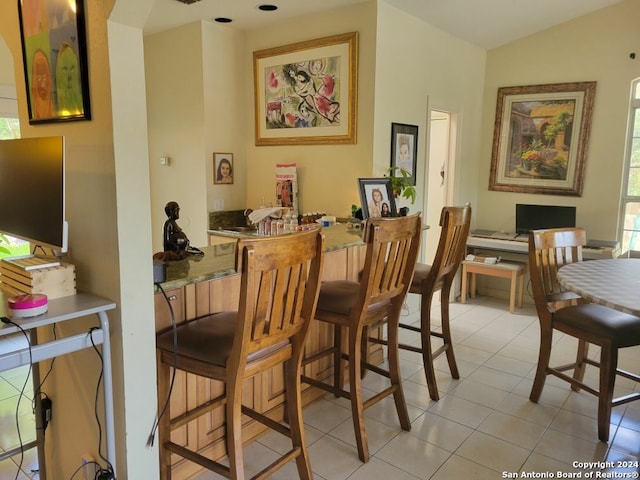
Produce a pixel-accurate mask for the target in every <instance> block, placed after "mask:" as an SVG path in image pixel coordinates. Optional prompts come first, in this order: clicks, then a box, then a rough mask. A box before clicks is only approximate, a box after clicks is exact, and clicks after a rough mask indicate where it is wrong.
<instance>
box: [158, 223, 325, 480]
mask: <svg viewBox="0 0 640 480" xmlns="http://www.w3.org/2000/svg"><path fill="white" fill-rule="evenodd" d="M323 259H324V236H323V234H322V233H321V231H319V230H317V229H316V230H312V231H308V232H301V233H294V234H290V235H283V236H278V237H267V238H259V239H249V240H240V241H239V243H238V257H237V260H236V264H237V267H236V270H237V271H239V272H241V286H240V302H239V305H238V310H237V311H234V312H220V313H215V314H211V315H207V316H205V317H201V318H197V319H195V320H191V321H188V322H185V323H183V324H181V325H179V326H178V327H177V328H176V330H175V331H173V330H172V329H169V330H168V331H165V332H164V333H160V334H159V335H158V336H157V349H158V392H159V399H160V402H162V401H164V398H166V396H167V395H168V393H169V385H170V382H171V379H170V377H171V369H172V368H175V369H179V370H183V371H186V372H188V373H192V374H194V375H198V376H201V377H206V378H209V379H213V380H217V381H219V382H223V383H224V386H225V388H224V393H223V394H222V395H220V396H219V397H217V398H215V399H209V398H207V399H206V401H205V402H204V403H202V404H201V405H198V406H193V405H188V406H187V408H188V409H189V410H188V411H187V412H186V413H184V414H182V415H179V416H178V417H177V418H172V417H171V412H170V411H169V409H168V410H167V411H166V412H165V414H164V415H163V416H162V418H161V419H160V423H159V435H160V462H161V463H160V471H161V478H162V480H169V479H170V478H171V457H172V455H174V454H176V455H179V456H181V457H184V458H186V459H188V460H190V461H192V462H196V463H198V464H199V465H201V466H203V467H205V468H207V469H209V470H212V471H214V472H216V473H218V474H220V475H222V476H224V477H226V478H233V479H244V478H245V472H244V462H243V441H242V423H243V415H246V416H248V417H249V418H251V419H253V420H256V421H258V422H261V423H263V424H264V425H266V426H267V427H269V428H271V429H273V430H276V431H277V432H279V433H281V434H283V435H285V436H287V437H289V438H290V439H291V442H292V448H291V450H289V451H288V452H286V453H285V454H284V455H282V456H281V457H280V458H279V459H277V460H276V461H274V462H273V463H271V464H270V465H268V466H266V467H265V468H264V469H263V470H262V471H261V472H260V473H259V474H257V475H256V476H255V477H253V478H266V477H268V476H269V475H271V474H272V473H273V472H274V471H276V470H278V469H279V468H281V467H283V466H284V465H286V464H287V463H288V462H290V461H291V460H294V459H295V461H296V464H297V468H298V474H299V476H300V478H302V479H310V478H312V473H311V467H310V465H309V456H308V453H307V447H306V442H305V436H304V428H303V423H302V404H301V393H300V392H301V390H300V374H301V364H302V356H303V351H304V342H305V337H306V334H307V331H308V328H309V323H310V321H311V319H312V318H313V315H314V311H315V308H316V303H317V299H318V291H319V278H320V274H321V272H322V265H323ZM280 364H284V369H283V371H284V383H285V388H286V409H287V417H288V418H287V422H288V425H286V424H282V423H280V422H277V421H275V420H274V419H272V418H269V417H267V416H266V415H264V414H263V413H264V412H258V411H255V410H253V409H251V408H249V407H248V406H245V405H243V404H242V400H243V399H242V390H243V381H244V380H245V379H247V378H249V377H251V376H254V375H256V374H258V373H261V372H265V371H267V370H269V369H272V368H273V367H274V366H277V365H280ZM169 403H170V402H169ZM223 405H224V415H225V420H226V424H225V428H226V444H227V456H228V460H229V466H226V465H224V464H222V463H220V462H218V461H216V460H215V459H211V458H206V457H205V456H203V455H202V454H201V453H198V452H196V451H193V450H191V449H188V448H186V447H183V446H181V445H179V444H177V443H175V440H174V441H172V438H171V430H172V429H173V428H174V427H176V428H177V427H179V426H181V425H184V424H186V423H188V422H192V421H194V420H196V419H198V418H199V417H201V416H202V415H207V414H210V413H211V412H212V410H213V409H215V408H218V407H221V406H223ZM161 407H162V405H161ZM244 418H245V419H246V417H244ZM203 421H207V419H206V418H205V419H203Z"/></svg>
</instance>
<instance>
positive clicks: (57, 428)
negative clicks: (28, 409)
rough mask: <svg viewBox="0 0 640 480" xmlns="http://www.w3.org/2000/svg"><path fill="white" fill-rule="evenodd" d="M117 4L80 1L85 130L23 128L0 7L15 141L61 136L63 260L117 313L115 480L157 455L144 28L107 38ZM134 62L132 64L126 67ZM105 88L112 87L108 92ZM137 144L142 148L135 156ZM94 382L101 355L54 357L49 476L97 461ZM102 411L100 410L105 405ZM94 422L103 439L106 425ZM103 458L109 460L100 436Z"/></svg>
mask: <svg viewBox="0 0 640 480" xmlns="http://www.w3.org/2000/svg"><path fill="white" fill-rule="evenodd" d="M152 1H153V0H137V1H136V2H135V8H137V9H139V10H144V8H143V7H144V6H145V5H147V6H148V5H149V4H150V3H152ZM114 3H115V0H108V1H105V2H86V22H87V32H88V34H87V35H88V46H89V51H88V58H89V65H88V66H89V79H90V86H89V87H90V92H91V102H92V112H93V118H92V120H91V121H82V122H65V123H58V124H46V125H38V126H29V124H28V118H27V112H26V93H25V85H24V76H23V69H22V62H21V46H20V41H19V39H20V36H19V27H18V25H19V23H18V12H17V2H15V3H14V2H10V3H7V4H6V5H4V6H3V11H2V15H1V16H0V36H1V37H2V39H3V41H4V42H6V46H7V49H8V51H9V52H11V57H12V58H13V62H14V64H15V69H14V72H13V74H14V77H15V88H16V92H17V99H18V107H19V114H20V123H21V131H22V136H23V137H35V136H47V135H64V136H65V139H66V187H67V197H66V200H67V204H66V206H67V212H66V213H67V215H66V217H67V220H68V222H69V234H70V238H69V245H70V256H69V257H68V261H70V262H71V263H73V264H75V266H76V277H77V278H76V282H77V288H78V290H79V291H83V292H90V293H95V294H98V295H100V296H103V297H105V298H108V299H110V300H113V301H115V302H116V304H117V309H116V310H115V311H112V312H110V313H109V318H110V322H111V328H110V334H111V344H112V355H113V357H112V363H113V369H114V388H115V404H116V436H117V438H116V445H117V449H118V471H117V472H118V478H119V479H123V480H125V479H126V478H127V477H128V478H147V477H146V476H147V475H151V476H150V477H149V478H152V477H157V468H158V467H157V465H158V462H157V449H156V448H149V447H147V446H146V441H147V436H148V434H149V431H150V429H151V425H152V423H153V420H154V415H155V402H156V400H155V399H156V394H155V391H156V390H155V388H156V387H155V348H154V345H153V341H149V339H152V338H153V332H154V320H153V287H152V281H151V278H152V277H151V247H150V237H151V235H150V228H149V222H148V219H149V172H148V154H147V149H146V146H147V140H146V139H147V132H146V122H145V111H146V107H145V105H144V97H145V95H144V85H142V88H141V87H140V84H141V83H142V82H143V78H144V76H143V72H142V71H141V66H142V65H143V57H142V53H141V52H142V35H141V24H139V27H138V29H137V37H136V34H135V32H136V30H135V29H133V33H132V29H127V28H123V27H122V26H121V24H120V26H119V25H118V24H112V25H111V27H110V28H109V32H108V31H107V29H108V22H107V18H109V16H110V14H111V10H112V8H113V7H114ZM120 3H121V4H122V5H123V6H122V7H121V8H120V9H119V12H120V14H121V16H122V17H123V18H124V20H121V21H123V22H125V23H126V22H132V21H133V20H134V18H136V16H135V15H132V10H133V9H132V8H129V10H127V11H124V10H125V8H127V7H130V4H131V2H120ZM125 3H126V4H127V6H126V7H125V6H124V5H125ZM115 10H117V9H115ZM115 10H114V11H115ZM123 11H124V13H123ZM143 17H144V18H146V16H145V15H143ZM137 18H139V16H138V17H137ZM108 37H110V38H108ZM108 42H109V45H108ZM109 46H111V48H112V49H113V50H114V51H117V52H119V53H117V54H113V52H112V55H111V56H110V55H109ZM131 57H135V61H133V62H129V63H127V60H130V59H131ZM5 66H6V64H3V67H5ZM136 66H137V67H138V69H136ZM3 71H6V70H5V69H4V68H3ZM112 82H113V83H114V84H115V85H116V88H115V90H116V93H115V94H113V95H112V91H111V84H112ZM129 95H130V97H129V98H127V96H129ZM141 101H142V104H141V103H140V102H141ZM140 113H141V114H142V118H140ZM127 135H129V136H128V137H127ZM137 139H141V140H142V148H141V147H140V144H139V141H137ZM136 142H137V143H136ZM123 292H125V293H123ZM95 324H96V320H95V318H94V317H91V318H89V319H87V320H86V321H84V322H81V323H80V324H74V325H65V324H62V325H58V327H57V334H58V336H61V335H66V334H68V333H70V332H73V333H75V332H77V331H80V330H79V329H82V330H85V329H87V328H88V327H89V326H90V325H95ZM42 335H43V336H46V335H51V332H42ZM47 366H48V365H47ZM99 374H100V361H99V358H98V356H97V355H96V353H95V352H94V351H93V350H91V349H88V350H86V351H82V352H77V353H74V354H71V355H67V356H64V357H60V358H58V359H57V360H56V362H55V366H54V369H53V373H52V375H51V376H50V377H49V379H48V380H47V382H46V384H45V385H44V387H43V390H44V391H46V393H47V394H48V395H49V396H50V397H51V398H52V399H53V405H54V407H53V408H54V416H53V420H52V422H51V423H50V425H49V428H48V430H47V463H48V465H47V470H48V474H49V477H50V478H69V477H70V476H71V474H72V473H73V472H74V471H75V470H76V469H77V468H78V467H79V466H80V465H81V458H82V456H83V455H86V454H90V455H92V456H93V457H94V458H96V459H99V458H100V457H99V454H98V445H99V439H98V426H97V424H96V420H95V414H94V407H93V399H94V396H95V389H96V384H97V381H98V376H99ZM125 391H127V392H128V394H125ZM99 403H100V409H102V402H101V401H100V402H99ZM150 407H151V408H150ZM101 422H102V431H103V434H104V417H103V416H101ZM125 425H126V427H125ZM102 453H103V454H104V453H106V450H105V443H104V439H103V441H102ZM102 463H103V464H104V462H102Z"/></svg>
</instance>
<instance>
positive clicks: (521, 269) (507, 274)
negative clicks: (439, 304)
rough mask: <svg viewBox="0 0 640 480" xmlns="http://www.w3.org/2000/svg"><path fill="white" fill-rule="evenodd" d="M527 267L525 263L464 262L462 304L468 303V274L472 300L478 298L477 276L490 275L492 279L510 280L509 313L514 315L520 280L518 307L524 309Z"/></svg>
mask: <svg viewBox="0 0 640 480" xmlns="http://www.w3.org/2000/svg"><path fill="white" fill-rule="evenodd" d="M525 271H526V265H525V264H524V263H510V262H498V263H493V264H492V263H483V262H477V261H473V260H463V261H462V289H461V292H460V294H461V295H460V296H461V299H460V301H461V302H462V303H466V302H467V285H468V281H467V280H468V279H467V274H468V273H469V274H471V288H470V290H469V293H470V296H471V298H476V275H478V274H479V275H488V276H491V277H500V278H510V279H511V289H510V293H509V312H510V313H513V312H514V309H515V300H516V290H517V289H516V280H518V282H517V283H518V284H519V288H520V292H519V294H518V307H519V308H522V300H523V296H524V273H525Z"/></svg>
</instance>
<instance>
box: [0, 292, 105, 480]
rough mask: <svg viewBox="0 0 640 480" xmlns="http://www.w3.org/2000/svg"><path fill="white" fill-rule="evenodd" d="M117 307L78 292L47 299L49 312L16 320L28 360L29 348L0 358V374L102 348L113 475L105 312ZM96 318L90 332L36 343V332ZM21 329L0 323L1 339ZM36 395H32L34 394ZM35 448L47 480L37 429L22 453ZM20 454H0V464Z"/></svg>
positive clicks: (1, 297) (2, 310) (3, 311)
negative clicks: (24, 334) (27, 345)
mask: <svg viewBox="0 0 640 480" xmlns="http://www.w3.org/2000/svg"><path fill="white" fill-rule="evenodd" d="M0 301H1V303H0V316H3V317H4V316H9V315H8V312H7V296H6V295H5V294H2V293H0ZM115 307H116V304H115V303H113V302H111V301H109V300H105V299H103V298H100V297H97V296H95V295H89V294H83V293H79V294H77V295H70V296H67V297H61V298H56V299H53V300H49V305H48V311H47V312H46V313H44V314H42V315H38V316H35V317H31V318H22V319H15V320H14V321H15V323H16V324H17V325H19V326H20V327H21V328H22V329H23V330H24V331H25V332H27V333H29V335H30V337H31V358H30V355H29V348H22V349H17V350H15V351H9V352H7V353H3V354H1V355H0V372H3V371H5V370H10V369H12V368H16V367H20V366H23V365H29V362H30V361H32V362H33V363H34V364H35V363H37V362H40V361H42V360H48V359H51V358H55V357H58V356H61V355H65V354H67V353H71V352H76V351H78V350H83V349H85V348H93V345H102V358H103V386H104V405H105V437H106V445H107V457H106V458H107V460H109V462H110V463H111V466H112V467H113V471H114V473H115V472H116V447H115V432H114V415H113V383H112V372H111V346H110V341H109V318H108V317H107V313H106V312H107V311H108V310H113V309H114V308H115ZM89 315H96V316H97V317H98V320H99V322H100V323H99V327H97V328H96V329H95V330H93V331H92V332H91V333H89V332H88V331H87V332H86V333H82V334H77V335H72V336H68V337H64V338H59V339H56V340H52V341H49V342H44V343H38V341H37V334H36V329H37V328H38V327H44V326H47V325H52V324H55V323H60V322H67V321H70V320H75V319H79V318H82V317H87V316H89ZM18 332H20V329H19V328H18V327H16V326H15V325H12V324H10V323H0V337H3V336H6V335H10V334H15V333H18ZM33 379H34V389H35V388H37V387H38V386H39V375H38V369H37V368H34V369H33ZM34 393H35V392H34ZM35 404H36V426H40V422H41V412H40V402H35ZM34 447H37V448H38V462H39V468H40V478H41V479H42V480H46V469H45V468H44V434H43V431H42V429H41V428H37V432H36V440H35V441H34V442H31V443H29V444H27V445H23V446H22V448H23V449H24V450H28V449H30V448H34ZM17 453H20V448H19V447H18V448H16V449H14V450H12V451H9V452H5V453H4V454H2V455H0V461H1V460H4V459H6V458H9V457H11V456H13V455H16V454H17Z"/></svg>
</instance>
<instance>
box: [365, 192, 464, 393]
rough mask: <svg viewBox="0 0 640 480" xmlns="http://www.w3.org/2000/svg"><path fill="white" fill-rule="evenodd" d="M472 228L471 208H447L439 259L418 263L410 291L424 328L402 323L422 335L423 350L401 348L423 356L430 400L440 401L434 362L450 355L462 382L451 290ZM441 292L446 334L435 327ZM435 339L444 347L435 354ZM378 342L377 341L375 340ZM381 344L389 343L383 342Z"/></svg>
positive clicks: (453, 369)
mask: <svg viewBox="0 0 640 480" xmlns="http://www.w3.org/2000/svg"><path fill="white" fill-rule="evenodd" d="M470 225H471V205H470V204H468V203H467V204H466V205H465V206H463V207H444V208H443V209H442V211H441V213H440V226H441V227H442V229H441V231H440V240H439V241H438V248H437V250H436V255H435V257H434V259H433V263H432V264H431V265H428V264H423V263H418V264H417V265H416V270H415V273H414V276H413V281H412V282H411V287H410V288H409V293H416V294H418V295H420V296H421V299H420V325H414V324H409V323H406V322H400V325H399V326H400V328H403V329H406V330H410V331H412V332H417V333H419V334H420V346H415V345H410V344H405V343H401V344H399V348H401V349H403V350H409V351H412V352H416V353H420V354H421V355H422V363H423V365H424V372H425V376H426V379H427V386H428V388H429V396H430V397H431V399H432V400H434V401H437V400H438V399H439V398H440V396H439V394H438V385H437V382H436V374H435V370H434V368H433V361H434V360H435V359H436V358H437V357H439V356H440V355H442V354H443V353H446V355H447V361H448V363H449V370H450V371H451V376H452V377H453V378H460V374H459V372H458V366H457V364H456V359H455V355H454V353H453V342H452V340H451V329H450V326H449V295H450V292H451V286H452V285H453V280H454V278H455V276H456V272H457V271H458V268H459V267H460V262H461V261H462V259H463V258H464V255H465V252H466V244H467V237H468V236H469V226H470ZM438 291H440V292H441V293H440V312H441V317H442V319H441V328H442V332H439V331H435V330H433V328H432V327H431V305H432V301H433V295H434V294H435V293H436V292H438ZM431 337H437V338H439V339H441V340H442V345H441V346H440V347H439V348H437V349H436V350H435V351H434V350H433V349H432V346H431ZM373 341H375V339H374V340H373ZM379 343H386V342H385V341H384V340H381V341H380V342H379Z"/></svg>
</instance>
